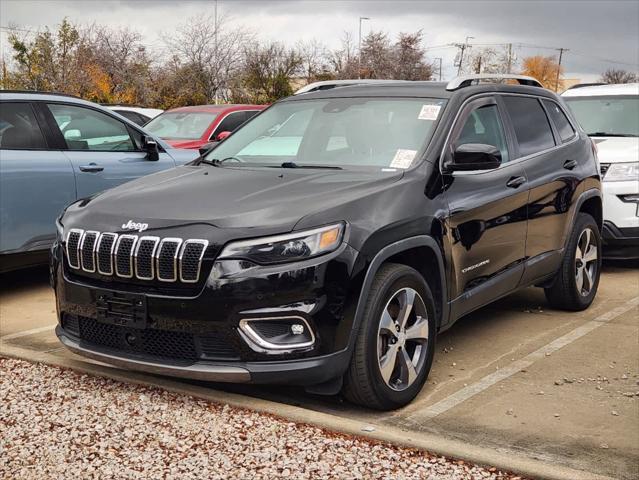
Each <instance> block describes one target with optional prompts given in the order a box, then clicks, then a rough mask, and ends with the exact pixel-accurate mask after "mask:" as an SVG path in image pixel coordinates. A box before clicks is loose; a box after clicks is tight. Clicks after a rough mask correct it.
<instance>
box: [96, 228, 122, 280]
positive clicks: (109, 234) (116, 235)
mask: <svg viewBox="0 0 639 480" xmlns="http://www.w3.org/2000/svg"><path fill="white" fill-rule="evenodd" d="M106 236H111V237H113V243H112V244H111V250H110V252H109V265H110V266H111V271H110V272H105V271H102V270H100V262H99V260H100V258H99V257H100V246H101V245H102V239H103V238H104V237H106ZM117 241H118V234H117V233H111V232H102V234H101V235H100V238H99V239H98V241H97V244H96V247H95V252H96V254H95V257H96V268H97V269H98V273H99V274H101V275H113V273H114V268H113V252H114V250H115V244H116V242H117Z"/></svg>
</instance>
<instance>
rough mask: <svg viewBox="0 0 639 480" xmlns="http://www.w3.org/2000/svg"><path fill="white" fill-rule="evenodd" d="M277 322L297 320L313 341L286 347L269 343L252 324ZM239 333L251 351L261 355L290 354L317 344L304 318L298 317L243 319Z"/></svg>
mask: <svg viewBox="0 0 639 480" xmlns="http://www.w3.org/2000/svg"><path fill="white" fill-rule="evenodd" d="M277 320H295V321H299V322H300V323H303V324H304V326H305V328H306V329H307V330H308V331H309V332H310V334H311V339H310V340H308V341H305V342H299V343H289V344H286V345H282V344H277V343H272V342H269V341H268V340H265V339H264V338H262V337H261V336H260V334H259V333H257V332H256V331H255V330H254V329H253V328H251V325H249V323H250V322H259V321H277ZM239 331H240V333H241V334H243V335H241V336H242V338H243V339H244V341H246V343H247V344H248V346H249V347H251V349H253V350H254V351H256V352H260V353H271V354H272V353H280V354H283V353H288V352H291V351H295V350H300V349H307V348H310V347H312V346H313V345H314V344H315V333H314V332H313V329H312V328H311V326H310V325H309V323H308V322H307V321H306V319H305V318H304V317H300V316H298V315H286V316H281V317H260V318H243V319H241V320H240V323H239Z"/></svg>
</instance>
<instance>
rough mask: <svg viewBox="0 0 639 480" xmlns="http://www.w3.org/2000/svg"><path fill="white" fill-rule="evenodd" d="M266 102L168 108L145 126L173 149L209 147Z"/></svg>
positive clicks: (259, 109) (256, 111)
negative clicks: (259, 103)
mask: <svg viewBox="0 0 639 480" xmlns="http://www.w3.org/2000/svg"><path fill="white" fill-rule="evenodd" d="M265 108H266V105H198V106H194V107H180V108H173V109H171V110H167V111H166V112H164V113H163V114H162V115H159V116H157V117H156V118H154V119H153V120H152V121H150V122H149V123H148V124H147V125H146V129H147V130H148V131H149V132H151V133H153V134H155V135H157V136H159V137H161V138H163V139H164V140H166V141H167V142H168V143H169V144H170V145H173V146H174V147H176V148H194V149H202V150H203V151H206V150H208V149H209V148H210V147H211V146H212V145H210V144H211V143H216V142H218V141H220V140H222V139H223V138H225V137H227V136H228V135H229V134H230V133H232V132H233V131H234V130H236V129H237V128H238V127H239V126H240V125H242V124H243V123H244V122H246V121H247V120H249V119H250V118H251V117H253V116H254V115H256V114H258V113H259V112H261V111H262V110H264V109H265Z"/></svg>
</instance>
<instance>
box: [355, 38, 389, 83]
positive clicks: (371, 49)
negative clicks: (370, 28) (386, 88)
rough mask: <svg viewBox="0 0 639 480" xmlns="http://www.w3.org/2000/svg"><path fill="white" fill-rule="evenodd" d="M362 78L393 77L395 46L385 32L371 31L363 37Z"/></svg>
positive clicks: (361, 53)
mask: <svg viewBox="0 0 639 480" xmlns="http://www.w3.org/2000/svg"><path fill="white" fill-rule="evenodd" d="M360 55H361V57H362V58H361V69H362V71H361V76H362V78H393V73H394V72H393V60H392V57H393V46H392V44H391V41H390V39H389V38H388V35H387V34H385V33H384V32H381V31H380V32H370V33H369V34H368V35H366V37H364V39H362V51H361V52H360Z"/></svg>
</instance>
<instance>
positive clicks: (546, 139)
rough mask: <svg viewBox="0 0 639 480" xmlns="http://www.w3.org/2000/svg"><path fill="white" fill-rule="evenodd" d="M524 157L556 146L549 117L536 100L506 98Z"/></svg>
mask: <svg viewBox="0 0 639 480" xmlns="http://www.w3.org/2000/svg"><path fill="white" fill-rule="evenodd" d="M504 103H505V104H506V110H508V113H509V115H510V119H511V121H512V124H513V128H514V129H515V135H516V136H517V141H518V142H519V153H520V155H521V156H522V157H525V156H526V155H531V154H533V153H537V152H540V151H542V150H546V149H547V148H551V147H554V146H555V140H554V138H553V136H552V129H551V128H550V123H548V117H546V113H545V112H544V110H543V108H542V107H541V104H540V103H539V101H538V100H537V99H536V98H531V97H511V96H505V97H504Z"/></svg>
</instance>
